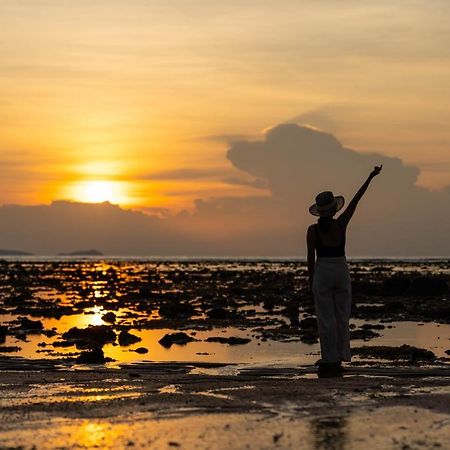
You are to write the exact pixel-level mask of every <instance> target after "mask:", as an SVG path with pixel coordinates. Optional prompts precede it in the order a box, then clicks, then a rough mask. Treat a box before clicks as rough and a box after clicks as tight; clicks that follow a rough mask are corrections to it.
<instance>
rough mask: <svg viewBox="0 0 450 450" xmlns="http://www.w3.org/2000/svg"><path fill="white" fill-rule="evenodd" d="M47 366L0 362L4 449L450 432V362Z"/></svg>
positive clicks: (437, 443) (382, 443)
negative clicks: (343, 366)
mask: <svg viewBox="0 0 450 450" xmlns="http://www.w3.org/2000/svg"><path fill="white" fill-rule="evenodd" d="M41 363H42V362H41ZM47 363H48V361H47ZM50 365H54V364H50ZM50 365H49V366H50ZM33 366H34V368H33ZM49 366H48V367H47V368H45V366H44V365H42V364H41V365H38V364H28V367H27V368H26V369H25V368H24V367H22V369H19V368H18V367H16V370H12V371H6V370H4V367H1V368H0V390H1V396H0V398H1V400H0V414H1V418H2V421H1V424H0V432H1V433H0V448H9V447H13V446H14V448H23V449H31V448H36V449H53V448H55V449H56V448H74V447H77V448H105V449H112V448H126V447H132V448H139V449H141V448H142V449H144V448H148V447H149V446H151V447H152V448H172V447H181V448H194V447H195V448H217V449H222V448H223V449H225V448H233V449H234V448H236V449H240V448H248V446H250V448H251V447H252V444H253V445H254V446H257V447H258V448H286V449H295V448H305V449H309V448H311V449H325V448H327V449H328V448H330V449H332V448H337V449H338V448H361V446H364V445H366V446H369V448H402V446H403V448H407V447H406V446H410V447H411V448H415V446H417V442H419V441H421V442H423V444H422V447H421V448H445V445H446V443H447V442H449V438H450V369H449V368H448V367H445V368H437V367H419V366H410V367H407V368H405V367H403V368H401V367H398V365H396V364H390V365H388V366H385V367H384V368H380V367H365V368H361V367H354V366H351V367H350V368H348V369H347V370H346V371H345V372H344V376H343V377H342V378H325V379H319V378H317V376H316V375H315V369H314V368H312V367H311V366H304V367H271V366H267V365H266V366H259V367H251V366H247V367H240V369H239V370H238V371H235V372H234V373H233V374H231V373H232V371H231V370H225V369H230V366H229V365H226V364H222V365H220V364H197V363H185V364H183V363H170V364H167V363H146V364H133V365H125V366H123V367H121V368H120V369H110V368H105V367H102V366H97V367H92V366H91V367H89V366H85V367H84V368H82V369H80V370H73V369H71V368H68V367H59V368H57V369H55V368H54V367H53V368H50V367H49ZM1 369H3V370H1ZM221 370H222V372H221ZM393 420H394V422H393ZM393 426H394V427H395V432H393V431H392V427H393ZM86 430H88V431H89V430H90V431H91V432H90V433H86ZM344 436H345V439H344V441H345V446H342V445H341V446H338V445H337V444H336V446H333V445H334V444H333V442H334V441H336V440H337V441H339V440H341V441H342V439H343V438H344ZM330 439H331V441H330V442H331V443H330V442H328V441H329V440H330ZM322 440H323V442H322ZM394 441H395V442H394ZM327 442H328V444H327ZM319 444H320V445H319ZM326 444H327V445H328V446H327V445H326ZM341 444H342V442H341Z"/></svg>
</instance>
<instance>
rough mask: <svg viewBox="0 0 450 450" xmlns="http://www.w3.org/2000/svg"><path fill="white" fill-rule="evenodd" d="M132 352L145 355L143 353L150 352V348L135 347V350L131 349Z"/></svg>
mask: <svg viewBox="0 0 450 450" xmlns="http://www.w3.org/2000/svg"><path fill="white" fill-rule="evenodd" d="M131 351H132V352H136V353H139V354H140V355H143V354H145V353H148V348H145V347H138V348H135V349H133V350H131Z"/></svg>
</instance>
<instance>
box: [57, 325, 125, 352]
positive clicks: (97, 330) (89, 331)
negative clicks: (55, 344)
mask: <svg viewBox="0 0 450 450" xmlns="http://www.w3.org/2000/svg"><path fill="white" fill-rule="evenodd" d="M62 338H63V339H65V340H66V341H71V342H75V343H76V344H77V346H78V344H81V346H86V347H91V348H97V347H103V345H105V344H107V343H108V342H114V341H115V340H116V333H115V332H114V331H113V330H112V329H111V327H110V326H108V325H96V326H90V327H87V328H77V327H73V328H71V329H70V330H69V331H66V332H65V333H64V334H63V335H62Z"/></svg>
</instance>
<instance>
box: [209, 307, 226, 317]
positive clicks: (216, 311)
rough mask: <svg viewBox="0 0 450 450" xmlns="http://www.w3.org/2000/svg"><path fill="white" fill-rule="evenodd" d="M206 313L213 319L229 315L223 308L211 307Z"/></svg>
mask: <svg viewBox="0 0 450 450" xmlns="http://www.w3.org/2000/svg"><path fill="white" fill-rule="evenodd" d="M206 314H207V316H208V317H209V318H210V319H214V320H225V319H227V318H228V316H229V314H228V311H227V310H226V309H225V308H213V309H210V310H209V311H208V312H207V313H206Z"/></svg>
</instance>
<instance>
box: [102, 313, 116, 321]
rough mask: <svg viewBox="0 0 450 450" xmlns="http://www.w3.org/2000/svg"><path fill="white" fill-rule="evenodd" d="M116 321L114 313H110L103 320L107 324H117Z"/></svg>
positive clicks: (104, 315)
mask: <svg viewBox="0 0 450 450" xmlns="http://www.w3.org/2000/svg"><path fill="white" fill-rule="evenodd" d="M116 319H117V318H116V315H115V314H114V313H113V312H112V311H109V312H107V313H106V314H103V316H102V320H103V321H104V322H107V323H115V322H116Z"/></svg>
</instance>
